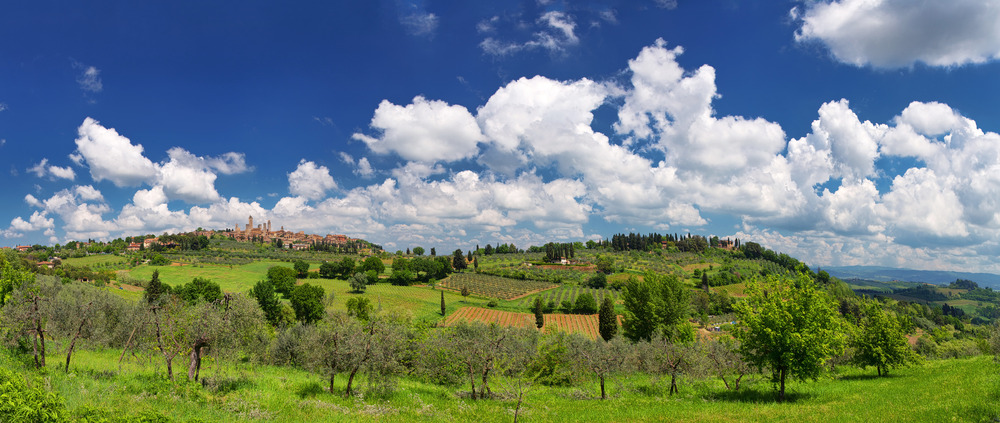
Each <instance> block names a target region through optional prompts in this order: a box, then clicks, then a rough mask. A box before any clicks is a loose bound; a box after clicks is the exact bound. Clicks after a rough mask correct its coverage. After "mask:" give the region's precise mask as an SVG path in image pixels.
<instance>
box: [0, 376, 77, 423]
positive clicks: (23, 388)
mask: <svg viewBox="0 0 1000 423" xmlns="http://www.w3.org/2000/svg"><path fill="white" fill-rule="evenodd" d="M41 385H42V382H41V381H37V380H36V381H35V382H34V383H31V384H29V383H28V382H27V381H26V380H24V378H23V377H22V376H21V375H19V374H17V373H15V372H14V371H12V370H8V369H6V368H3V367H0V416H3V420H4V421H5V422H61V421H66V420H67V418H68V416H67V415H66V406H65V405H63V403H62V399H61V398H60V397H59V395H57V394H55V393H52V392H48V391H46V390H45V388H43V387H42V386H41Z"/></svg>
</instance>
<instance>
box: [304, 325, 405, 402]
mask: <svg viewBox="0 0 1000 423" xmlns="http://www.w3.org/2000/svg"><path fill="white" fill-rule="evenodd" d="M406 338H407V336H406V330H405V325H403V324H402V323H401V322H399V321H398V320H397V319H395V318H393V317H391V316H386V315H381V314H380V315H376V316H373V317H372V318H371V319H369V320H368V321H359V320H357V319H353V318H351V317H349V316H347V315H346V314H343V313H334V314H330V315H328V318H327V319H326V321H324V322H322V323H321V324H319V325H317V326H316V328H315V330H314V331H313V332H312V334H311V337H310V338H309V343H310V344H311V345H312V347H310V348H309V349H308V352H307V353H306V363H307V367H309V368H310V369H313V370H314V371H317V372H320V373H322V374H323V375H324V376H325V377H327V378H328V380H329V389H330V392H331V393H333V392H334V381H335V378H336V376H337V374H340V373H346V374H347V386H346V387H345V389H344V396H347V397H349V396H351V394H352V392H353V386H354V380H355V378H356V377H357V375H358V374H360V373H364V374H365V375H366V376H367V380H368V384H369V388H370V389H383V390H384V389H390V388H391V386H392V382H393V381H394V379H393V377H394V376H395V375H396V374H398V373H399V372H400V371H401V369H402V365H401V363H400V358H401V357H402V352H403V347H404V344H405V341H406Z"/></svg>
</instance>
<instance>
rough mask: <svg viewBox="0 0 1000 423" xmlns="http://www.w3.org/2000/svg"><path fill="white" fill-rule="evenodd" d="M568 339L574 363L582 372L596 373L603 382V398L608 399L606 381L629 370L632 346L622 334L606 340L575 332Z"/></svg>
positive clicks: (601, 382) (595, 375)
mask: <svg viewBox="0 0 1000 423" xmlns="http://www.w3.org/2000/svg"><path fill="white" fill-rule="evenodd" d="M568 341H569V342H568V349H569V351H570V352H571V354H572V355H574V356H575V357H576V360H575V361H573V364H575V365H576V367H577V369H578V370H579V371H581V372H586V373H593V374H594V377H596V378H597V380H598V381H599V382H600V384H601V399H607V398H608V392H607V388H606V387H605V382H606V381H607V379H608V378H610V377H612V376H614V375H616V374H618V373H620V372H622V371H625V370H627V364H628V363H629V358H630V356H631V354H632V348H631V347H630V346H629V345H628V344H627V343H626V342H625V340H624V339H622V337H620V336H616V337H614V338H611V340H610V341H604V340H603V339H590V338H587V337H585V336H583V335H580V334H573V335H571V336H570V337H569V338H568Z"/></svg>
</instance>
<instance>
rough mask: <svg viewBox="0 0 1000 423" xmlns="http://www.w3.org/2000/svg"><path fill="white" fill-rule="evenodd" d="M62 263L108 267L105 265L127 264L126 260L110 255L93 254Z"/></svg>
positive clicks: (125, 258) (122, 257)
mask: <svg viewBox="0 0 1000 423" xmlns="http://www.w3.org/2000/svg"><path fill="white" fill-rule="evenodd" d="M62 262H63V264H64V265H68V266H78V267H82V266H89V267H108V266H107V265H110V266H118V265H123V264H125V263H127V262H128V258H127V257H124V256H116V255H111V254H94V255H89V256H85V257H76V258H68V259H65V260H63V261H62Z"/></svg>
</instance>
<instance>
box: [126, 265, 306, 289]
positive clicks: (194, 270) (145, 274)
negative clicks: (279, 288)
mask: <svg viewBox="0 0 1000 423" xmlns="http://www.w3.org/2000/svg"><path fill="white" fill-rule="evenodd" d="M271 266H285V267H292V264H291V263H286V262H281V261H258V262H253V263H250V264H245V265H239V266H235V265H234V266H229V265H218V264H198V265H190V264H187V265H184V266H150V265H142V266H138V267H136V268H135V269H132V270H130V271H129V276H130V277H132V278H135V279H141V280H146V281H148V280H150V279H151V278H152V277H153V271H156V270H158V271H159V272H160V281H161V282H163V283H166V284H167V285H170V286H177V285H181V284H186V283H188V282H191V280H192V279H194V278H196V277H201V278H206V279H210V280H211V281H212V282H215V283H217V284H219V287H220V288H222V290H223V291H224V292H246V291H249V290H250V288H253V285H254V284H255V283H257V282H258V281H261V280H264V279H267V269H268V268H270V267H271Z"/></svg>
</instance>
